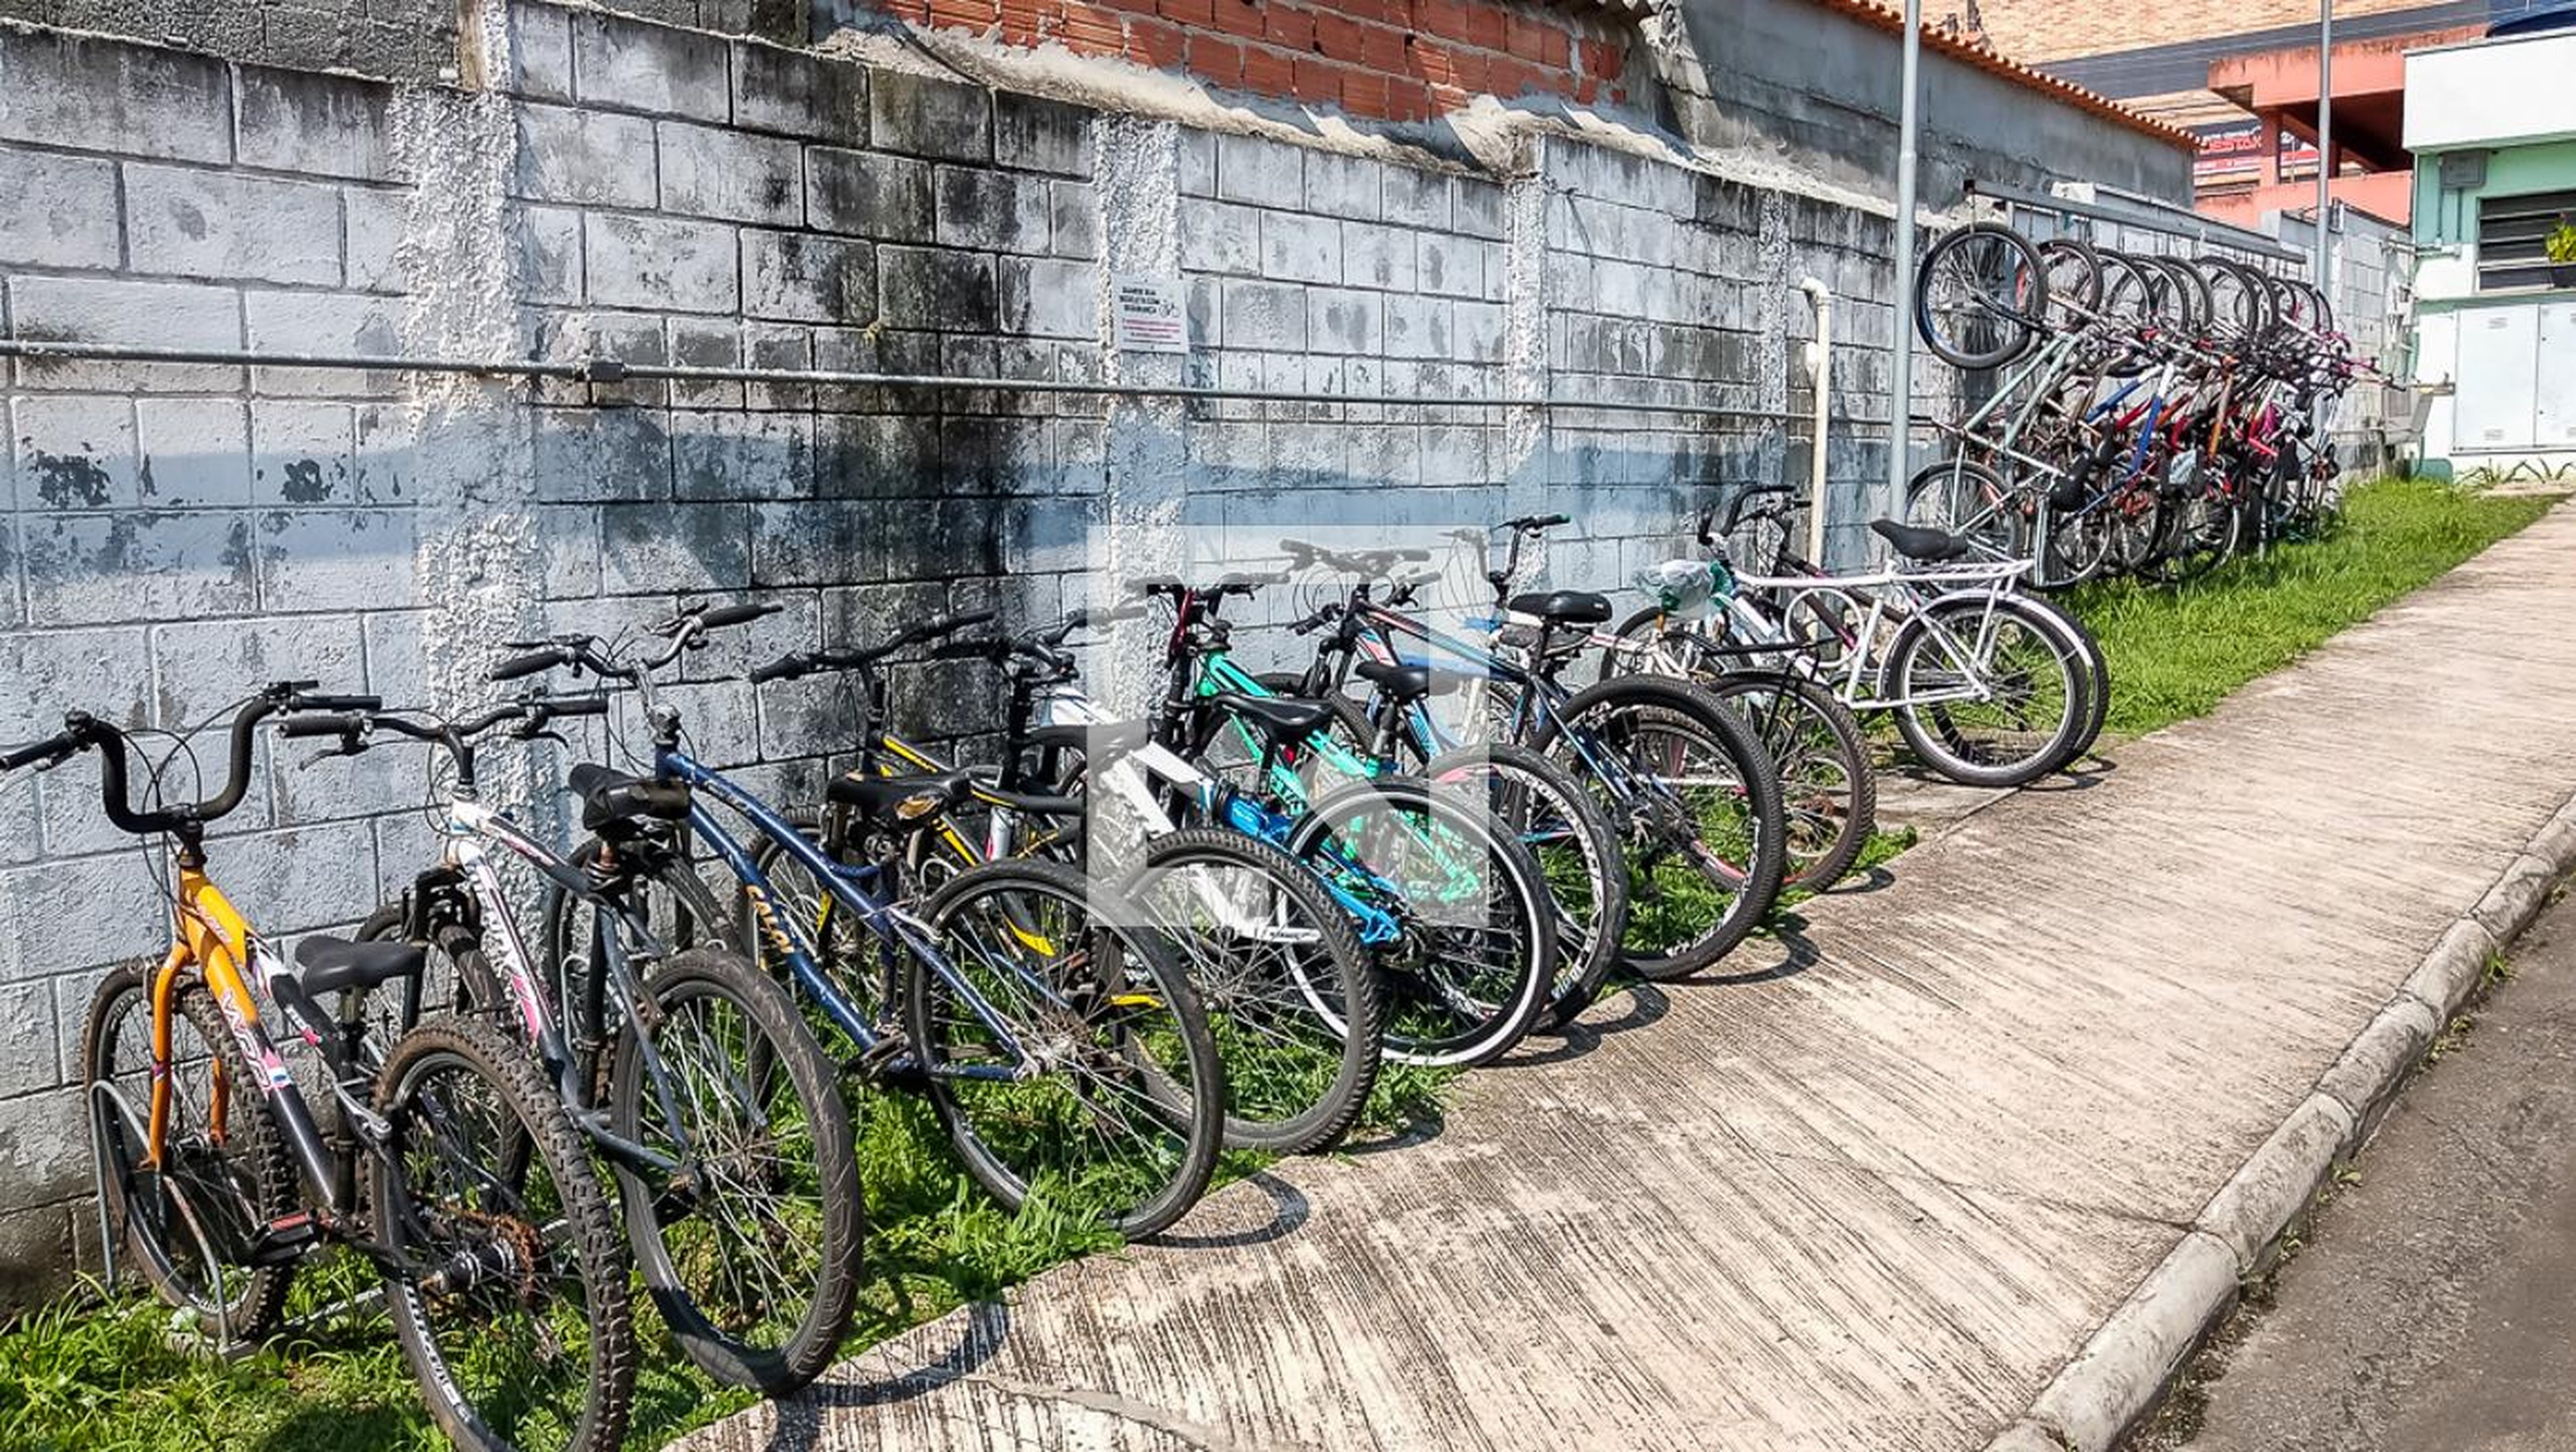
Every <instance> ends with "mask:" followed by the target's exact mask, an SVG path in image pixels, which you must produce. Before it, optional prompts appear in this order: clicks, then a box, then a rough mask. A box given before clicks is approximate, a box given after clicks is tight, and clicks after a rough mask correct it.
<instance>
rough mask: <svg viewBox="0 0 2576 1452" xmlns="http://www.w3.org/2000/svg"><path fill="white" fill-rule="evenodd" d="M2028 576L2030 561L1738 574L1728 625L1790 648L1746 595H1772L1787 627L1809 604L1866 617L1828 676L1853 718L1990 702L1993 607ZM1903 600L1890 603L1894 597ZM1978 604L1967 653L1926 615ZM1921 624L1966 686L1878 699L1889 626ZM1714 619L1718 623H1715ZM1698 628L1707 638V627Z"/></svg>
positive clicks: (1847, 636)
mask: <svg viewBox="0 0 2576 1452" xmlns="http://www.w3.org/2000/svg"><path fill="white" fill-rule="evenodd" d="M2029 568H2030V565H2029V562H2027V561H2014V562H2008V563H2002V564H1977V565H1949V566H1943V567H1940V568H1937V569H1927V570H1897V569H1890V570H1881V571H1878V572H1876V573H1873V574H1864V575H1821V574H1819V575H1751V574H1745V573H1742V572H1738V573H1737V575H1736V581H1737V583H1738V585H1739V587H1740V593H1739V594H1737V595H1736V596H1735V597H1734V598H1732V599H1730V600H1729V601H1728V602H1727V610H1726V615H1725V618H1726V619H1727V620H1729V621H1730V622H1732V623H1733V624H1734V625H1735V626H1737V627H1738V628H1741V629H1743V630H1744V631H1745V632H1746V633H1747V634H1750V635H1752V636H1754V637H1755V639H1756V640H1757V641H1759V642H1760V643H1762V644H1764V645H1766V646H1782V647H1785V646H1786V645H1788V644H1790V643H1792V642H1791V641H1790V639H1789V636H1788V633H1787V631H1786V630H1785V629H1784V628H1783V627H1782V626H1781V625H1780V624H1779V622H1778V621H1775V620H1773V619H1772V618H1770V617H1769V616H1766V615H1765V614H1764V613H1763V612H1762V611H1760V610H1758V609H1756V608H1754V607H1753V606H1752V605H1751V604H1750V603H1749V602H1748V601H1747V600H1746V599H1745V598H1744V595H1745V593H1750V592H1771V593H1773V594H1774V595H1775V596H1776V597H1777V598H1778V599H1779V601H1780V606H1779V610H1780V618H1781V619H1786V618H1787V617H1788V615H1789V614H1790V613H1791V612H1792V611H1794V610H1796V609H1797V607H1798V606H1799V605H1801V604H1803V603H1805V602H1807V601H1809V600H1811V599H1825V600H1831V601H1834V602H1836V603H1839V604H1842V605H1844V606H1845V607H1847V610H1848V613H1852V614H1859V615H1861V616H1862V619H1861V621H1860V623H1859V624H1858V625H1856V626H1853V627H1850V628H1847V629H1845V630H1844V631H1843V632H1842V636H1843V644H1844V647H1845V649H1844V652H1843V659H1842V661H1841V662H1840V663H1839V664H1838V665H1836V666H1834V667H1831V668H1829V669H1828V676H1829V677H1830V676H1834V675H1838V676H1840V677H1841V679H1840V681H1839V682H1838V683H1836V682H1833V681H1831V680H1830V679H1828V681H1827V683H1828V684H1829V685H1832V687H1833V689H1834V693H1835V695H1836V696H1837V697H1839V698H1840V699H1841V701H1842V703H1843V704H1844V705H1845V706H1847V707H1849V708H1850V709H1852V710H1854V711H1887V710H1897V709H1901V708H1917V707H1924V706H1934V705H1939V704H1942V703H1944V702H1948V701H1957V700H1977V699H1982V698H1983V696H1984V695H1985V694H1986V688H1985V685H1984V682H1983V667H1982V664H1981V663H1982V662H1984V661H1985V660H1986V659H1987V657H1988V654H1989V653H1990V651H1991V650H1992V647H1993V640H1994V622H1995V615H1996V607H1997V605H1998V604H1999V603H2000V602H2001V601H2002V600H2003V598H2004V597H2005V596H2007V595H2009V594H2011V593H2012V582H2013V581H2014V580H2016V579H2018V578H2019V577H2020V576H2021V575H2022V574H2024V573H2025V572H2027V571H2028V570H2029ZM1892 594H1893V595H1901V596H1903V597H1905V598H1903V599H1899V600H1894V601H1891V599H1890V596H1891V595H1892ZM1950 599H1975V600H1979V601H1981V602H1982V603H1983V608H1982V609H1981V610H1980V611H1979V612H1978V617H1977V640H1976V643H1975V645H1974V647H1973V648H1970V647H1967V646H1964V645H1962V643H1961V642H1960V641H1959V639H1958V638H1957V637H1956V636H1955V635H1954V634H1952V632H1951V631H1950V630H1949V629H1948V628H1947V627H1946V626H1944V625H1943V624H1942V623H1941V621H1940V620H1939V619H1937V618H1934V617H1932V616H1930V615H1927V614H1926V612H1927V611H1928V610H1929V608H1930V607H1931V606H1933V605H1935V604H1938V603H1939V602H1941V601H1943V600H1950ZM1812 613H1813V614H1814V615H1815V616H1816V617H1817V618H1822V619H1830V618H1831V616H1830V613H1829V612H1826V611H1821V610H1819V611H1815V612H1812ZM1918 617H1919V618H1922V619H1923V620H1924V622H1925V626H1924V628H1926V629H1927V630H1930V631H1932V632H1934V633H1935V636H1936V638H1938V639H1939V641H1940V642H1941V645H1942V648H1943V649H1944V650H1946V651H1948V652H1949V653H1950V654H1951V656H1952V658H1953V659H1954V660H1956V661H1957V662H1958V663H1959V665H1960V668H1961V670H1962V671H1963V672H1964V673H1965V674H1966V676H1967V683H1966V684H1965V685H1963V686H1961V687H1960V688H1959V689H1958V690H1956V691H1948V692H1934V693H1930V694H1906V695H1881V694H1873V693H1872V691H1871V690H1870V688H1869V685H1868V683H1869V681H1870V679H1871V678H1872V677H1873V676H1875V675H1877V674H1879V673H1881V671H1883V669H1884V668H1883V667H1879V668H1878V669H1876V670H1874V669H1873V668H1872V667H1873V665H1874V664H1875V663H1876V662H1877V661H1878V659H1879V656H1878V652H1879V649H1880V645H1879V642H1880V641H1881V640H1882V639H1884V638H1885V636H1886V634H1887V631H1888V627H1889V626H1890V625H1891V624H1895V623H1902V622H1904V621H1908V620H1912V619H1916V618H1918ZM1710 618H1711V619H1714V618H1716V617H1715V616H1712V617H1710ZM1697 628H1698V629H1700V630H1701V631H1703V632H1705V631H1706V629H1707V626H1706V624H1705V623H1704V622H1702V623H1699V624H1698V625H1697Z"/></svg>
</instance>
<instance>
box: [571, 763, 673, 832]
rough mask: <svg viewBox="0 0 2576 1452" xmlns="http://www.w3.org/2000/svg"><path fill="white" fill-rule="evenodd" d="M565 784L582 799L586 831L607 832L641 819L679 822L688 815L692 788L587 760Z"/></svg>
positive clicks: (582, 819) (573, 770)
mask: <svg viewBox="0 0 2576 1452" xmlns="http://www.w3.org/2000/svg"><path fill="white" fill-rule="evenodd" d="M565 785H566V786H567V787H569V788H570V789H571V791H572V794H573V795H575V796H577V797H579V798H581V825H582V829H583V830H584V831H589V832H605V831H608V830H610V829H611V828H614V827H617V826H619V825H621V824H628V823H635V822H637V821H639V820H649V821H657V822H676V821H679V820H680V819H682V818H684V817H686V816H688V815H689V789H688V787H687V786H686V785H685V784H684V783H680V782H660V781H652V780H648V779H647V778H644V777H640V776H630V775H628V774H627V773H625V772H622V771H619V770H617V769H616V768H614V767H607V766H601V765H600V764H599V763H597V762H585V763H583V764H582V765H580V766H576V767H574V768H573V769H572V775H571V776H570V777H568V778H566V780H565Z"/></svg>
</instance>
